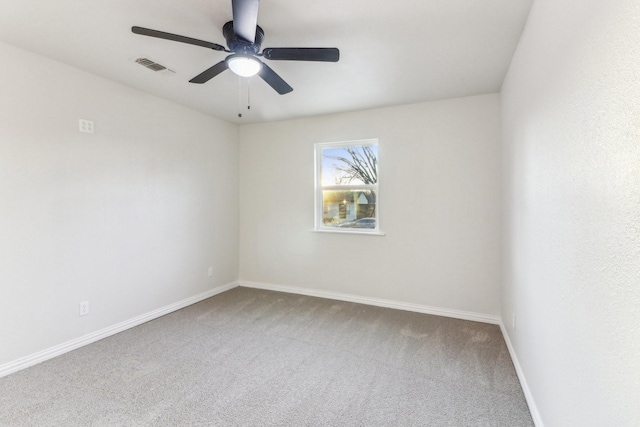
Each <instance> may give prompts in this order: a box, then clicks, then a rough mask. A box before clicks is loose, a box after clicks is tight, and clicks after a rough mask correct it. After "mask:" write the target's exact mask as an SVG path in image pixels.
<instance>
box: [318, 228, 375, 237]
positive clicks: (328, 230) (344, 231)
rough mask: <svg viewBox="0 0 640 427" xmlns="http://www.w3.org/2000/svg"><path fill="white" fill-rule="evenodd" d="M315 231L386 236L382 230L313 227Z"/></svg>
mask: <svg viewBox="0 0 640 427" xmlns="http://www.w3.org/2000/svg"><path fill="white" fill-rule="evenodd" d="M310 231H312V232H314V233H330V234H358V235H360V236H385V235H386V233H383V232H382V231H379V230H378V231H355V230H331V229H317V228H316V229H313V230H310Z"/></svg>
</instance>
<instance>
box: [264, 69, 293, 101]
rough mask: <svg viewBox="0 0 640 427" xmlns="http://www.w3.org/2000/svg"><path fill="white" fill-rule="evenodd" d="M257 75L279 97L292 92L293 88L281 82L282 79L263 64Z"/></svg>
mask: <svg viewBox="0 0 640 427" xmlns="http://www.w3.org/2000/svg"><path fill="white" fill-rule="evenodd" d="M258 75H259V76H260V77H261V78H262V80H264V81H265V82H267V84H268V85H269V86H271V87H272V88H273V89H274V90H275V91H276V92H278V93H279V94H280V95H284V94H286V93H289V92H291V91H292V90H293V88H292V87H291V86H289V85H288V84H287V82H285V81H284V80H282V77H280V76H279V75H277V74H276V72H275V71H273V70H272V69H271V68H269V67H268V66H267V64H265V63H262V68H261V69H260V72H259V73H258Z"/></svg>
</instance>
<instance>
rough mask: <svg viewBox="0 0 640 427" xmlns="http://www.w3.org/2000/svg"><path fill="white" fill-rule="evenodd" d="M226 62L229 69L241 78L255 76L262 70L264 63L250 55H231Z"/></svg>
mask: <svg viewBox="0 0 640 427" xmlns="http://www.w3.org/2000/svg"><path fill="white" fill-rule="evenodd" d="M225 61H226V62H227V67H229V69H230V70H231V71H233V72H234V73H235V74H237V75H239V76H240V77H251V76H255V75H256V74H258V72H260V69H261V68H262V62H260V61H258V60H257V59H256V58H254V57H253V56H250V55H240V54H235V55H230V56H228V57H227V59H225Z"/></svg>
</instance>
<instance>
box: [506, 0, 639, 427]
mask: <svg viewBox="0 0 640 427" xmlns="http://www.w3.org/2000/svg"><path fill="white" fill-rule="evenodd" d="M639 73H640V4H639V3H638V2H637V0H610V1H606V2H605V1H583V0H562V1H558V0H536V2H535V3H534V6H533V9H532V11H531V15H530V16H529V21H528V24H527V26H526V29H525V31H524V34H523V37H522V39H521V42H520V46H519V48H518V50H517V52H516V55H515V57H514V60H513V63H512V65H511V69H510V71H509V73H508V75H507V78H506V80H505V83H504V86H503V89H502V107H503V109H502V117H503V141H504V145H503V155H504V163H503V164H504V171H503V175H504V183H503V184H504V185H503V193H504V199H503V201H504V244H503V279H504V280H503V291H502V301H503V303H502V316H503V319H505V320H506V321H505V324H506V325H507V326H508V330H509V335H510V337H511V340H512V342H513V344H514V347H515V349H516V353H517V355H518V360H519V361H520V364H521V366H522V369H523V371H524V373H525V377H526V379H527V381H528V384H529V386H530V389H531V392H532V395H533V396H534V399H535V403H536V406H537V408H538V410H539V414H540V416H541V418H542V420H543V421H544V424H545V425H546V426H637V425H640V405H638V402H639V396H640V74H639ZM514 313H515V314H516V322H517V323H516V330H513V329H512V327H511V316H512V314H514Z"/></svg>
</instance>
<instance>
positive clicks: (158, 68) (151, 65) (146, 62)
mask: <svg viewBox="0 0 640 427" xmlns="http://www.w3.org/2000/svg"><path fill="white" fill-rule="evenodd" d="M136 63H137V64H140V65H142V66H143V67H145V68H148V69H150V70H151V71H155V72H157V73H162V74H173V73H175V71H173V70H171V69H169V68H167V67H165V66H164V65H162V64H158V63H157V62H155V61H154V60H152V59H149V58H138V59H136Z"/></svg>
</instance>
